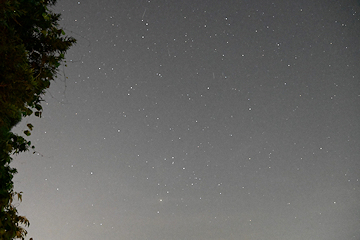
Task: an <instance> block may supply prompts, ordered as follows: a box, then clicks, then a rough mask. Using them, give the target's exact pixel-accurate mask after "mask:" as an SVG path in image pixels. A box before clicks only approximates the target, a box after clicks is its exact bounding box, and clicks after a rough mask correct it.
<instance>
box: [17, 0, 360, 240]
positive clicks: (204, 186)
mask: <svg viewBox="0 0 360 240" xmlns="http://www.w3.org/2000/svg"><path fill="white" fill-rule="evenodd" d="M52 9H53V10H54V11H55V12H58V13H61V14H62V18H63V19H62V21H61V22H60V24H61V26H62V27H64V29H65V31H66V33H67V34H69V35H71V36H73V37H75V38H77V40H78V43H77V44H76V45H75V46H74V47H72V48H71V50H70V51H69V52H68V54H67V59H66V60H67V63H66V64H67V67H65V66H61V67H60V71H59V74H58V78H57V79H56V81H55V82H53V84H52V86H51V87H50V89H49V90H48V91H47V94H46V96H45V97H44V99H45V100H46V102H44V103H43V106H44V112H43V117H42V118H41V119H38V118H36V117H31V118H29V119H24V121H23V122H22V123H21V124H19V125H18V126H17V128H16V129H15V130H16V131H18V132H20V131H23V130H25V129H26V127H25V126H26V123H29V122H31V123H32V124H33V125H34V127H35V129H34V131H33V133H32V135H31V137H30V140H31V141H32V142H33V143H34V144H35V146H36V151H37V152H36V154H32V153H25V154H21V155H17V156H15V157H14V161H13V163H12V166H13V167H16V168H17V169H18V171H19V173H18V174H17V175H16V177H15V178H14V182H15V187H16V190H17V191H23V202H22V203H21V204H20V205H19V206H18V209H19V212H20V214H22V215H25V216H26V217H28V218H29V220H30V224H31V225H30V228H29V229H28V230H29V235H28V236H29V237H33V238H34V240H47V239H52V240H64V239H77V240H85V239H90V240H98V239H118V240H263V239H269V240H303V239H307V240H338V239H343V240H359V239H360V201H359V200H360V182H359V179H360V121H359V119H360V86H359V85H360V81H359V80H360V68H359V61H360V45H359V38H360V4H359V2H358V1H355V0H339V1H334V0H330V1H325V0H315V1H314V0H299V1H285V0H274V1H266V0H254V1H248V0H222V1H220V0H151V1H150V0H102V1H95V0H78V1H74V0H59V1H58V3H57V5H56V6H55V7H53V8H52Z"/></svg>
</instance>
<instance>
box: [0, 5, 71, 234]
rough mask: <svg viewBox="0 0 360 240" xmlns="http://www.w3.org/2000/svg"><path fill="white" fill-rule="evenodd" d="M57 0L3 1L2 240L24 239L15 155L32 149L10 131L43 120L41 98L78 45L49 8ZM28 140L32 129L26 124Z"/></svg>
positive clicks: (0, 20)
mask: <svg viewBox="0 0 360 240" xmlns="http://www.w3.org/2000/svg"><path fill="white" fill-rule="evenodd" d="M55 3H56V0H0V36H1V37H0V239H3V240H7V239H14V238H22V239H24V237H25V235H26V234H27V232H26V230H25V229H24V227H23V226H29V221H28V220H27V219H26V218H25V217H23V216H19V215H18V212H17V209H16V207H15V206H14V205H13V204H12V203H13V200H14V198H16V197H17V198H18V200H20V201H21V196H22V195H21V194H22V193H16V192H14V189H13V181H12V179H13V176H14V174H15V173H16V172H17V171H16V169H14V168H11V167H10V163H11V161H12V155H13V154H18V153H20V152H24V151H27V150H29V149H30V148H34V147H33V146H32V145H31V142H30V141H28V140H26V139H25V136H20V135H18V134H15V133H13V132H11V129H12V128H13V127H14V126H15V125H16V124H17V123H18V122H20V121H21V119H22V117H25V116H30V115H32V114H34V115H35V116H37V117H41V113H42V106H41V102H42V96H43V94H44V93H45V90H46V89H47V88H48V87H49V86H50V82H51V81H52V80H54V78H55V77H56V73H57V70H58V67H59V65H60V64H61V62H62V61H63V60H64V54H65V53H66V51H67V50H68V49H69V48H70V47H71V46H72V45H73V44H74V43H75V42H76V40H75V39H74V38H72V37H67V36H65V32H64V31H63V29H61V28H60V27H59V24H58V21H59V18H60V14H55V13H53V12H52V11H51V10H49V9H48V7H50V6H52V5H54V4H55ZM27 127H28V129H27V130H25V131H24V135H26V136H29V135H30V134H31V130H32V128H33V125H31V124H30V123H29V124H27Z"/></svg>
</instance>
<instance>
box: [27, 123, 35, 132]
mask: <svg viewBox="0 0 360 240" xmlns="http://www.w3.org/2000/svg"><path fill="white" fill-rule="evenodd" d="M26 126H27V127H28V128H29V129H30V131H32V130H33V127H34V126H33V125H32V124H31V123H28V124H27V125H26Z"/></svg>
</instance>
